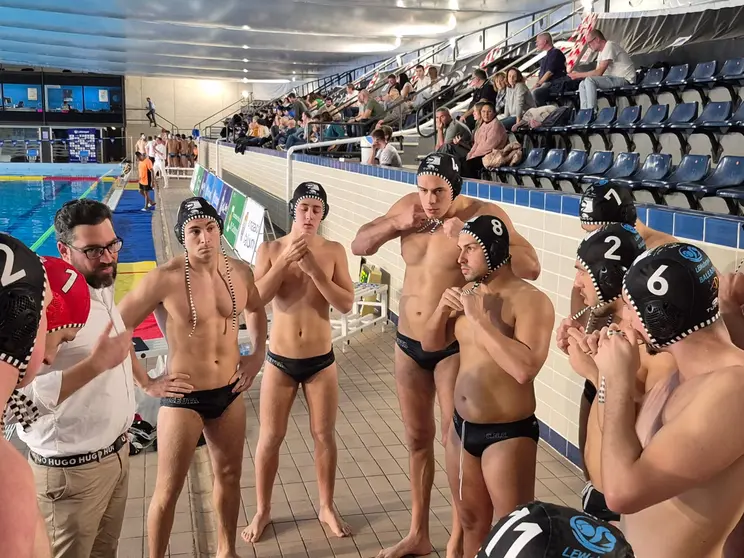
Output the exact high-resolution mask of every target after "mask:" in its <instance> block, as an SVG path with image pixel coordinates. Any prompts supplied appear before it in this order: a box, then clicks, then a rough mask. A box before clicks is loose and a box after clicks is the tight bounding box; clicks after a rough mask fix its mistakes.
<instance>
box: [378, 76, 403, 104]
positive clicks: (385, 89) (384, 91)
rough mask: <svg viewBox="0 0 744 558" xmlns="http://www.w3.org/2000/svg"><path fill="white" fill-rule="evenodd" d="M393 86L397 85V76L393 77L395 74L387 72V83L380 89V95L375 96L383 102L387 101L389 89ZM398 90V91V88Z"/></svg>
mask: <svg viewBox="0 0 744 558" xmlns="http://www.w3.org/2000/svg"><path fill="white" fill-rule="evenodd" d="M393 87H396V88H397V87H398V78H397V77H395V74H389V75H388V77H387V85H386V86H385V87H383V89H382V95H380V96H379V97H377V100H378V101H382V102H383V103H387V101H388V99H389V97H390V90H391V89H392V88H393ZM398 92H399V93H400V88H398Z"/></svg>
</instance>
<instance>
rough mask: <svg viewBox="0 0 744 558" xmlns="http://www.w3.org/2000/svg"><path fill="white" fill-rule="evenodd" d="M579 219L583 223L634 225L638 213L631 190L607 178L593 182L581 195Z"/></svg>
mask: <svg viewBox="0 0 744 558" xmlns="http://www.w3.org/2000/svg"><path fill="white" fill-rule="evenodd" d="M579 219H580V220H581V222H582V224H585V225H609V224H611V223H625V224H627V225H635V223H636V220H637V219H638V213H637V212H636V208H635V200H634V199H633V192H632V191H631V189H630V188H628V187H627V186H616V185H614V184H610V183H609V182H608V181H607V180H600V181H598V182H595V183H594V184H591V185H590V186H589V187H588V188H587V189H586V192H584V194H583V195H582V196H581V202H580V204H579Z"/></svg>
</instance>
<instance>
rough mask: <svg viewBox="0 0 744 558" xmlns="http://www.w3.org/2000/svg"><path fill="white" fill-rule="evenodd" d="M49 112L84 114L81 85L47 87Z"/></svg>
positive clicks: (45, 87) (45, 88)
mask: <svg viewBox="0 0 744 558" xmlns="http://www.w3.org/2000/svg"><path fill="white" fill-rule="evenodd" d="M44 90H45V92H46V109H47V112H83V88H82V86H80V85H45V86H44Z"/></svg>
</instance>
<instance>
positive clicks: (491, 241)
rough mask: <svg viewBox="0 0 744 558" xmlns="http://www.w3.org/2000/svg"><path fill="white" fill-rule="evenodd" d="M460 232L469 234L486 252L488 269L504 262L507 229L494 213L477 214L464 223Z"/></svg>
mask: <svg viewBox="0 0 744 558" xmlns="http://www.w3.org/2000/svg"><path fill="white" fill-rule="evenodd" d="M460 234H469V235H470V236H472V237H473V238H475V240H477V241H478V244H479V245H480V247H481V248H482V249H483V252H484V253H485V254H486V264H487V265H488V271H489V272H491V271H495V270H497V269H498V268H500V267H501V266H502V265H504V264H506V263H507V262H508V261H509V260H510V259H511V256H510V255H509V231H508V230H507V228H506V225H505V224H504V222H503V221H502V220H501V219H499V218H498V217H496V216H495V215H479V216H478V217H473V218H472V219H470V220H469V221H467V222H466V223H465V225H464V226H463V227H462V230H461V231H460Z"/></svg>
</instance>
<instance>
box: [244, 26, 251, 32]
mask: <svg viewBox="0 0 744 558" xmlns="http://www.w3.org/2000/svg"><path fill="white" fill-rule="evenodd" d="M243 29H245V30H246V31H250V30H251V26H250V25H243Z"/></svg>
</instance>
